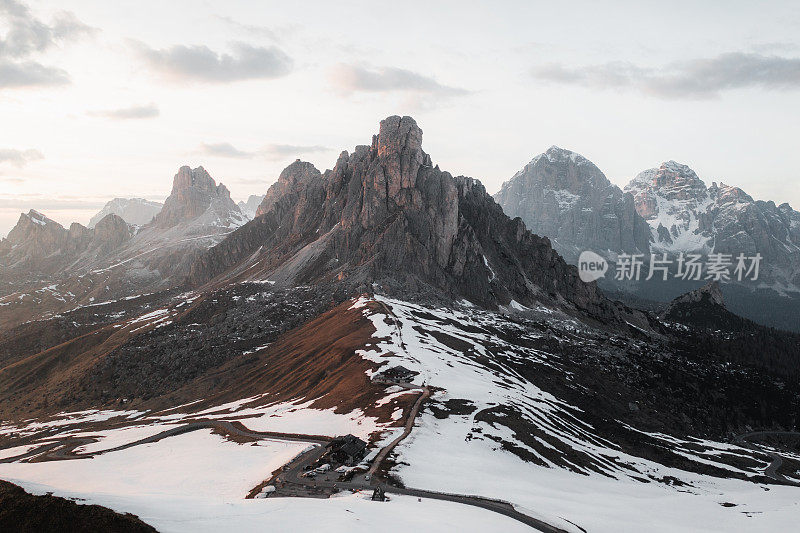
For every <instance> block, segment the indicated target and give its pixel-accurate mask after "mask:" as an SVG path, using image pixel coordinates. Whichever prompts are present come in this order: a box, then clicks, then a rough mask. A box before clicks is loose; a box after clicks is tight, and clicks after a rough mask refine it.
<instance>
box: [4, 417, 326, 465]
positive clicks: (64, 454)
mask: <svg viewBox="0 0 800 533" xmlns="http://www.w3.org/2000/svg"><path fill="white" fill-rule="evenodd" d="M200 429H216V430H218V431H221V432H223V433H226V434H228V435H237V436H240V437H245V438H251V439H279V440H286V441H292V442H308V443H315V444H327V443H328V442H330V441H331V439H332V437H328V436H324V435H302V434H296V433H278V432H275V431H252V430H250V429H247V428H246V427H245V426H244V425H242V424H241V423H240V422H230V421H228V420H199V421H195V422H188V423H186V424H182V425H180V426H177V427H174V428H170V429H167V430H165V431H162V432H160V433H157V434H155V435H152V436H150V437H146V438H143V439H139V440H137V441H133V442H129V443H127V444H123V445H121V446H116V447H114V448H108V449H105V450H100V451H97V452H88V453H76V452H75V449H77V448H79V447H81V446H85V445H87V444H91V443H93V442H95V441H96V439H94V438H88V437H82V438H74V437H67V438H63V439H61V440H58V441H54V442H48V443H47V444H43V445H42V446H39V447H37V448H34V449H32V450H30V451H28V452H26V453H24V454H21V455H16V456H14V457H7V458H5V459H2V460H0V463H12V462H15V461H20V460H23V459H31V458H35V460H36V461H63V460H66V459H88V458H91V457H94V456H95V455H102V454H105V453H111V452H118V451H121V450H126V449H128V448H133V447H134V446H140V445H142V444H151V443H154V442H158V441H160V440H162V439H166V438H168V437H174V436H176V435H183V434H185V433H190V432H192V431H198V430H200Z"/></svg>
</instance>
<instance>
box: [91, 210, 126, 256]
mask: <svg viewBox="0 0 800 533" xmlns="http://www.w3.org/2000/svg"><path fill="white" fill-rule="evenodd" d="M133 234H134V232H133V228H131V226H130V225H129V224H128V223H127V222H126V221H125V220H123V219H122V217H119V216H117V215H115V214H113V213H112V214H108V215H106V216H105V217H103V218H102V219H101V220H100V221H99V222H98V223H97V225H96V226H95V227H94V235H93V236H92V247H93V248H98V249H99V250H100V251H101V252H102V253H107V252H110V251H112V250H114V249H116V248H118V247H120V246H122V245H123V244H124V243H126V242H127V241H129V240H130V239H131V237H133Z"/></svg>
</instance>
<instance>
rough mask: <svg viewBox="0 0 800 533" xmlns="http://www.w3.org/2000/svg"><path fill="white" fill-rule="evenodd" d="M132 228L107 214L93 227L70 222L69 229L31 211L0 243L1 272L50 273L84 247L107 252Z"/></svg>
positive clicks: (64, 266)
mask: <svg viewBox="0 0 800 533" xmlns="http://www.w3.org/2000/svg"><path fill="white" fill-rule="evenodd" d="M131 236H132V230H131V228H130V227H129V226H128V224H126V223H125V221H124V220H122V219H121V218H120V217H118V216H116V215H108V216H106V217H105V218H103V220H101V221H100V222H99V223H98V224H97V226H96V227H95V228H94V229H89V228H87V227H85V226H82V225H81V224H78V223H72V224H71V225H70V227H69V229H65V228H64V227H63V226H62V225H61V224H59V223H58V222H55V221H53V220H50V219H49V218H47V217H46V216H44V215H43V214H41V213H39V212H37V211H34V210H31V211H30V212H29V213H27V214H25V213H23V214H22V215H20V218H19V221H18V222H17V225H16V226H15V227H14V229H12V230H11V232H9V234H8V237H7V238H6V239H4V240H3V241H2V242H0V264H2V265H3V266H4V267H5V268H4V270H6V272H4V274H7V275H11V276H14V275H17V274H19V273H23V274H25V275H34V276H41V275H52V274H55V273H58V272H59V271H60V270H61V269H64V268H66V267H67V266H68V265H71V264H72V263H74V262H75V261H76V260H78V259H79V258H80V257H81V254H84V253H86V252H87V250H96V251H103V252H107V251H110V250H113V249H115V248H116V247H118V246H120V245H121V244H122V243H124V242H126V241H127V240H129V239H130V238H131Z"/></svg>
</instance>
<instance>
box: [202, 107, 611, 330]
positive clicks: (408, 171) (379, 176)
mask: <svg viewBox="0 0 800 533" xmlns="http://www.w3.org/2000/svg"><path fill="white" fill-rule="evenodd" d="M259 214H260V216H259V217H258V218H256V219H255V220H253V221H251V222H250V223H248V224H247V225H245V226H244V227H242V228H240V229H239V230H237V231H236V232H234V233H233V234H231V235H230V236H228V237H227V238H226V239H225V240H224V241H223V242H222V243H220V244H219V245H217V246H216V247H214V248H212V249H211V250H209V252H208V254H207V255H206V256H204V257H203V258H202V259H201V260H200V261H198V262H197V263H195V265H194V266H193V268H192V274H191V280H192V281H193V282H194V283H196V284H200V283H204V282H207V281H209V280H212V279H215V280H216V282H217V283H227V282H230V281H241V280H246V279H270V280H272V281H274V282H276V283H278V284H298V283H311V282H316V281H324V280H333V279H338V280H341V281H342V282H344V283H349V284H350V285H351V286H352V287H354V288H359V287H360V288H362V289H364V290H370V289H371V284H372V283H374V282H378V283H382V284H383V285H384V286H385V287H390V286H393V285H394V286H397V287H401V288H402V290H405V291H412V292H413V291H415V290H418V291H425V290H427V291H430V290H435V291H440V292H443V293H446V294H448V295H451V296H456V297H466V298H468V299H469V300H471V301H473V302H475V303H478V304H482V305H486V306H496V305H497V304H499V303H503V304H505V303H508V302H509V301H510V300H511V299H515V300H516V301H518V302H521V303H523V304H526V305H527V304H533V303H535V302H548V303H553V302H556V303H558V304H560V305H564V306H571V307H573V308H577V309H580V310H581V311H583V312H587V313H589V314H593V315H596V316H603V317H607V316H617V315H616V313H617V310H616V308H615V307H614V306H613V305H612V304H610V303H609V302H608V301H607V300H605V299H604V298H603V297H602V295H601V294H600V293H599V291H598V290H597V288H596V286H595V285H594V284H584V283H582V282H581V281H580V280H579V279H578V277H577V272H576V270H575V268H574V267H571V266H568V265H567V264H566V263H565V262H564V261H563V259H562V258H561V257H560V256H559V255H558V254H557V253H556V252H555V251H554V250H553V249H552V247H551V246H550V241H549V240H548V239H546V238H541V237H538V236H536V235H534V234H532V233H530V232H529V231H528V230H527V229H526V227H525V225H524V223H523V222H522V221H521V220H519V219H516V220H511V219H509V218H508V217H507V216H506V215H505V214H504V213H503V211H502V209H501V208H500V206H499V205H497V204H496V203H495V202H494V200H493V199H492V197H491V196H490V195H489V194H487V193H486V190H485V189H484V187H483V185H481V184H480V183H479V182H478V181H476V180H473V179H471V178H465V177H453V176H452V175H450V174H449V173H447V172H443V171H441V170H439V168H438V167H434V166H433V165H432V163H431V159H430V157H429V156H428V155H427V154H426V153H425V152H423V150H422V130H421V129H420V128H419V127H418V126H417V124H416V123H415V122H414V120H413V119H411V118H410V117H402V118H401V117H398V116H394V117H389V118H387V119H386V120H384V121H382V122H381V125H380V132H379V133H378V135H376V136H375V137H373V140H372V143H371V145H369V146H358V147H356V149H355V151H354V152H353V153H352V154H349V153H347V152H343V153H342V154H341V155H340V156H339V159H338V161H337V162H336V165H335V166H334V168H333V169H332V170H328V171H326V172H325V173H324V174H323V173H320V172H319V171H318V170H317V169H315V168H314V167H313V165H311V164H309V163H303V162H300V161H297V162H295V163H293V164H292V165H290V166H289V167H288V168H286V169H285V170H284V171H283V172H282V173H281V176H280V178H279V180H278V182H277V183H275V184H274V185H273V186H272V187H271V188H270V190H269V191H268V192H267V195H266V197H265V198H264V201H263V203H262V205H261V206H260V208H259ZM426 287H427V289H426Z"/></svg>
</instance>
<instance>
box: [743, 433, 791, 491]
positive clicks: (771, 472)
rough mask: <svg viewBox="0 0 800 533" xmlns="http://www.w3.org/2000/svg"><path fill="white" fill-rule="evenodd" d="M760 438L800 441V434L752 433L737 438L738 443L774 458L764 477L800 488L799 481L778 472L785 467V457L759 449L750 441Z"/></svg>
mask: <svg viewBox="0 0 800 533" xmlns="http://www.w3.org/2000/svg"><path fill="white" fill-rule="evenodd" d="M760 437H793V438H796V439H800V432H796V431H751V432H749V433H743V434H742V435H739V436H737V437H736V442H738V443H740V444H742V445H744V446H746V447H748V448H751V449H758V450H759V451H761V452H763V453H766V454H767V455H769V456H770V457H771V458H772V462H771V463H770V464H769V465H768V466H767V468H766V469H765V470H764V475H765V476H767V477H768V478H770V479H773V480H775V481H778V482H780V483H784V484H787V485H794V486H796V487H800V483H799V482H797V481H793V480H791V479H788V478H786V476H784V475H783V474H781V473H780V472H778V470H779V469H780V467H781V466H783V457H781V456H780V455H779V454H777V453H775V452H773V451H772V450H764V449H763V448H761V447H759V446H758V445H757V444H755V443H753V442H751V441H750V439H754V438H760Z"/></svg>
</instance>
